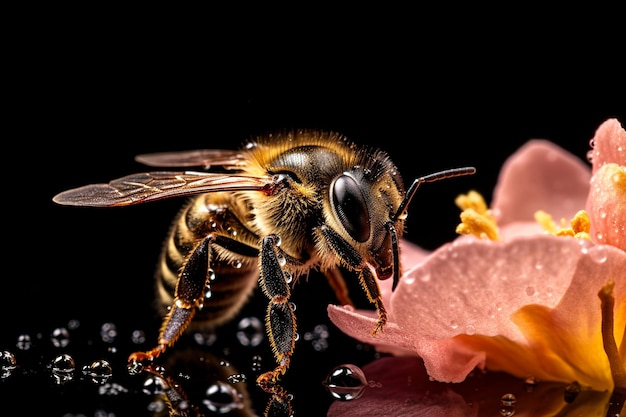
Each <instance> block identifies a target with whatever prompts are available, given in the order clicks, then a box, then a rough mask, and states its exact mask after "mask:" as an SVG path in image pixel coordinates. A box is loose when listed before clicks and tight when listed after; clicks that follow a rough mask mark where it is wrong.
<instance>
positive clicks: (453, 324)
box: [450, 320, 459, 329]
mask: <svg viewBox="0 0 626 417" xmlns="http://www.w3.org/2000/svg"><path fill="white" fill-rule="evenodd" d="M450 327H452V329H456V328H457V327H459V323H458V322H457V321H456V320H452V321H450Z"/></svg>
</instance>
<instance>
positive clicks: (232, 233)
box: [226, 227, 237, 237]
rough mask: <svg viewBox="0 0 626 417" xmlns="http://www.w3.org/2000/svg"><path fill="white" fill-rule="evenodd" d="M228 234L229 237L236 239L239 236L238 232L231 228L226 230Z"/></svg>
mask: <svg viewBox="0 0 626 417" xmlns="http://www.w3.org/2000/svg"><path fill="white" fill-rule="evenodd" d="M226 233H228V234H229V235H231V236H233V237H235V236H237V231H236V230H235V229H233V228H232V227H229V228H227V229H226Z"/></svg>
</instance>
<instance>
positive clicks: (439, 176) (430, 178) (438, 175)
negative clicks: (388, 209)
mask: <svg viewBox="0 0 626 417" xmlns="http://www.w3.org/2000/svg"><path fill="white" fill-rule="evenodd" d="M475 173H476V168H474V167H463V168H452V169H446V170H445V171H439V172H435V173H432V174H429V175H425V176H423V177H420V178H416V179H415V181H413V184H411V186H410V187H409V189H408V190H407V192H406V195H405V196H404V199H403V200H402V202H401V203H400V206H399V207H398V211H396V214H394V215H393V217H392V218H391V221H392V222H394V221H396V220H397V219H398V217H400V216H401V215H402V214H403V213H404V211H405V210H406V208H407V206H408V205H409V203H410V202H411V200H412V199H413V196H414V195H415V192H416V191H417V189H418V188H419V186H420V185H421V184H422V183H423V182H435V181H439V180H443V179H446V178H452V177H460V176H462V175H472V174H475Z"/></svg>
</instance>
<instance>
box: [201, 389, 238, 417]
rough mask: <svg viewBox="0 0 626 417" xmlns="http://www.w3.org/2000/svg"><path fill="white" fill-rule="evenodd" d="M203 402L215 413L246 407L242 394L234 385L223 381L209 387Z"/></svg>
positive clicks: (224, 412) (226, 412) (225, 412)
mask: <svg viewBox="0 0 626 417" xmlns="http://www.w3.org/2000/svg"><path fill="white" fill-rule="evenodd" d="M202 403H203V404H204V406H205V407H206V408H207V409H209V410H210V411H211V412H213V413H215V414H228V413H230V412H231V411H233V410H239V409H242V408H243V407H244V404H243V398H242V396H241V394H240V393H239V392H238V391H237V390H236V389H235V388H234V387H233V386H232V385H230V384H227V383H225V382H221V381H217V382H216V383H214V384H212V385H211V386H210V387H209V388H207V390H206V392H205V394H204V399H203V400H202Z"/></svg>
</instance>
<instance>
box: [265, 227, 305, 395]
mask: <svg viewBox="0 0 626 417" xmlns="http://www.w3.org/2000/svg"><path fill="white" fill-rule="evenodd" d="M279 241H280V240H279V238H278V236H276V235H270V236H267V237H265V238H264V239H263V241H262V243H261V255H260V257H259V263H260V265H259V266H260V268H259V269H260V276H259V284H260V286H261V289H262V290H263V293H264V294H265V295H266V296H267V298H269V305H268V307H267V314H266V318H265V321H266V328H267V333H268V337H269V340H270V344H271V346H272V351H273V352H274V358H275V359H276V363H277V364H278V365H277V366H276V368H275V369H274V370H273V371H270V372H266V373H264V374H262V375H260V376H259V377H258V378H257V384H258V385H259V386H260V387H261V388H262V389H263V390H264V391H266V392H268V393H272V394H274V395H278V396H279V397H280V396H281V395H282V394H283V393H284V390H283V389H282V388H281V387H279V386H278V385H277V382H278V379H279V378H280V376H281V375H283V374H284V373H285V372H286V371H287V368H288V367H289V362H290V360H291V355H292V353H293V350H294V347H295V343H296V317H295V314H294V311H293V307H292V306H291V304H290V303H289V297H290V296H291V291H290V290H289V282H290V281H291V279H290V276H289V275H288V272H285V271H283V266H284V265H286V264H287V263H288V262H289V263H291V264H294V263H298V262H299V261H297V260H296V259H294V258H291V257H289V256H288V255H287V254H285V253H284V252H283V250H282V249H280V248H279V247H278V245H279Z"/></svg>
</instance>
